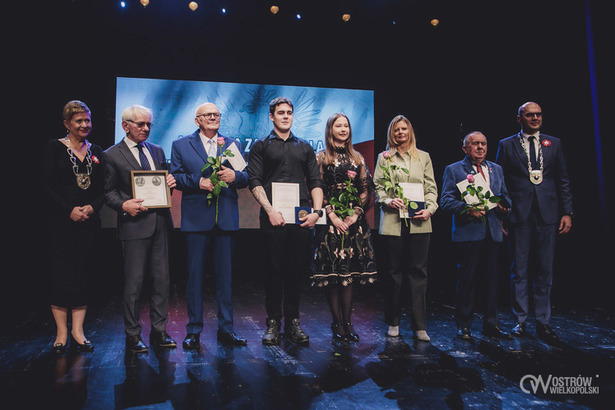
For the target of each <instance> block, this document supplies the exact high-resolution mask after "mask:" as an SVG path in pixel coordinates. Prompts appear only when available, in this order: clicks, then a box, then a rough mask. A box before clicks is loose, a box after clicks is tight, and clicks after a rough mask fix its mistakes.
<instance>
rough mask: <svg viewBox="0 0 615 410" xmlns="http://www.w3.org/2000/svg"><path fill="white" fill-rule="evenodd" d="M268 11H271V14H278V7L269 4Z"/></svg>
mask: <svg viewBox="0 0 615 410" xmlns="http://www.w3.org/2000/svg"><path fill="white" fill-rule="evenodd" d="M269 11H270V12H271V14H278V11H280V8H279V7H278V6H271V7H270V8H269Z"/></svg>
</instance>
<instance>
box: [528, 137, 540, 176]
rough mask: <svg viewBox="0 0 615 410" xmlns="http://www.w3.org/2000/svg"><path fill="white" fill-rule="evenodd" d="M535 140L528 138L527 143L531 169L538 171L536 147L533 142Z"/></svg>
mask: <svg viewBox="0 0 615 410" xmlns="http://www.w3.org/2000/svg"><path fill="white" fill-rule="evenodd" d="M535 139H536V137H529V138H528V140H529V143H530V165H531V166H532V169H539V168H540V166H539V165H538V161H536V147H535V146H534V140H535Z"/></svg>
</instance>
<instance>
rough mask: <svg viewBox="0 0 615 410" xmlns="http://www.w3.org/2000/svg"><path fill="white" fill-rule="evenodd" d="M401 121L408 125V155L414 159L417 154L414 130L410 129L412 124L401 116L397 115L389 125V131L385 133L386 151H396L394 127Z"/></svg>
mask: <svg viewBox="0 0 615 410" xmlns="http://www.w3.org/2000/svg"><path fill="white" fill-rule="evenodd" d="M401 121H404V122H405V123H406V124H407V125H408V134H409V141H408V142H409V144H410V147H409V148H408V153H409V154H410V156H411V157H416V156H417V154H418V149H417V148H416V137H415V136H414V128H412V124H411V123H410V120H409V119H407V118H406V117H404V116H403V115H398V116H396V117H395V118H393V119H392V120H391V122H390V124H389V129H388V132H387V133H388V138H387V147H386V149H387V150H389V149H391V148H395V149H397V147H398V146H399V144H398V143H397V141H395V126H396V125H397V124H398V123H400V122H401Z"/></svg>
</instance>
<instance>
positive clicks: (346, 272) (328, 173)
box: [311, 148, 376, 287]
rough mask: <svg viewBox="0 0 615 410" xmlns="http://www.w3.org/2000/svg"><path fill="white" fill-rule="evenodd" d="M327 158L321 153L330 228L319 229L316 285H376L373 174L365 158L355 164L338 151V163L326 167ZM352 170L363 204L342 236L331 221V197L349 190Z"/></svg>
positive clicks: (336, 158) (342, 149)
mask: <svg viewBox="0 0 615 410" xmlns="http://www.w3.org/2000/svg"><path fill="white" fill-rule="evenodd" d="M324 157H325V155H324V152H319V153H318V155H317V160H318V164H319V166H320V172H321V176H322V180H323V191H324V204H325V210H326V211H327V225H326V226H322V225H318V226H317V229H316V243H317V244H318V245H317V248H316V252H315V257H314V274H313V275H312V276H311V279H312V286H318V287H323V286H335V285H341V286H348V285H351V284H352V283H360V284H369V283H374V282H375V281H376V263H375V260H374V248H373V245H372V241H371V236H370V230H369V226H368V225H367V220H366V219H365V212H364V208H365V206H367V205H368V204H369V199H370V198H371V193H372V179H371V177H370V175H369V171H368V169H367V167H366V166H365V161H363V158H361V162H360V163H356V162H354V161H353V160H351V158H350V157H349V155H348V153H347V152H346V150H345V149H344V148H341V149H336V151H335V160H334V161H333V163H331V164H324V163H323V162H324ZM348 171H353V172H356V177H355V178H354V179H353V180H352V181H353V185H354V186H355V187H356V188H357V190H358V195H359V197H360V198H361V202H362V203H361V204H353V205H355V210H356V212H358V213H359V218H358V219H357V221H356V222H355V223H353V224H352V225H350V227H349V228H348V231H347V232H346V234H340V233H338V232H337V229H336V228H335V226H334V225H333V224H332V223H331V219H330V218H329V216H330V215H329V213H330V212H332V211H333V210H334V207H333V206H332V205H331V204H330V203H329V198H332V197H333V196H339V194H340V193H341V192H342V190H343V189H345V186H346V185H345V184H346V181H347V180H348V178H349V177H348Z"/></svg>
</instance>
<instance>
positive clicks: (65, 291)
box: [43, 101, 104, 353]
mask: <svg viewBox="0 0 615 410" xmlns="http://www.w3.org/2000/svg"><path fill="white" fill-rule="evenodd" d="M63 117H64V126H65V127H66V129H67V131H68V133H67V135H66V137H64V138H60V139H52V140H50V141H49V142H48V143H47V146H46V151H45V162H44V167H45V168H44V172H43V177H44V187H45V193H46V198H47V206H46V210H47V218H46V220H47V229H48V233H47V238H48V240H49V257H50V261H49V262H50V264H49V270H50V272H49V279H50V280H49V287H48V290H49V301H50V304H51V313H52V314H53V318H54V320H55V322H56V339H55V341H54V343H53V350H54V351H55V352H56V353H62V352H63V351H64V350H65V349H66V345H67V342H68V340H67V339H68V338H69V336H70V338H71V340H72V343H73V345H74V346H75V347H76V348H78V349H79V350H81V351H90V350H92V349H93V346H92V344H91V343H90V342H89V341H88V340H87V338H86V337H85V334H84V331H83V322H84V320H85V314H86V310H87V304H88V299H89V297H88V287H89V285H91V276H90V275H91V273H92V272H93V270H94V266H95V265H96V264H97V263H100V261H99V260H98V259H97V258H95V257H94V255H93V251H94V248H95V246H94V244H95V240H96V239H97V237H98V235H99V231H100V219H99V216H98V212H99V211H100V209H101V207H102V205H103V190H104V176H103V164H102V149H101V147H100V146H98V145H94V144H91V143H90V142H89V141H88V140H87V139H86V137H88V136H89V135H90V132H91V131H92V120H91V114H90V109H89V108H88V107H87V105H85V104H84V103H83V102H81V101H70V102H69V103H67V104H66V105H65V107H64V111H63ZM69 314H70V317H71V324H72V328H71V331H70V334H69V332H68V315H69Z"/></svg>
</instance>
